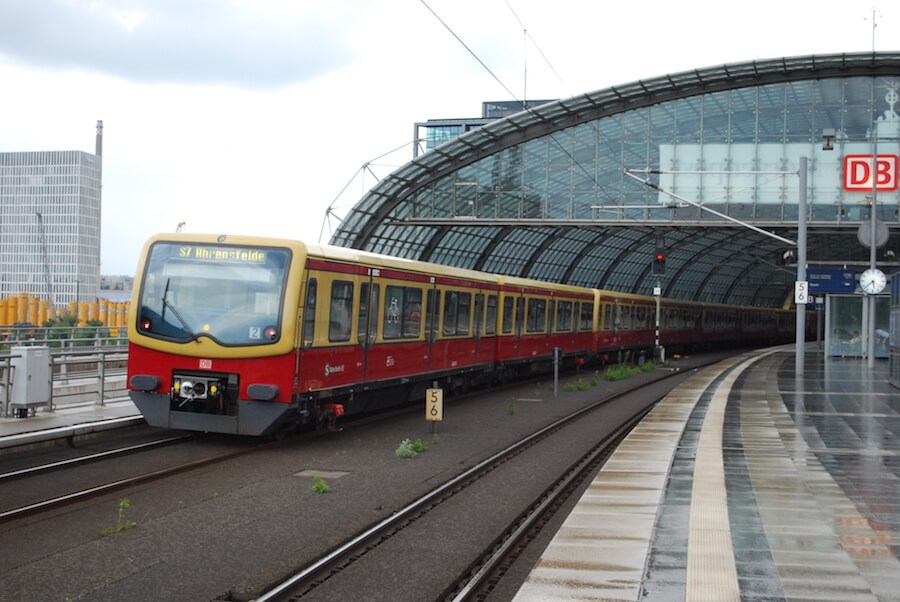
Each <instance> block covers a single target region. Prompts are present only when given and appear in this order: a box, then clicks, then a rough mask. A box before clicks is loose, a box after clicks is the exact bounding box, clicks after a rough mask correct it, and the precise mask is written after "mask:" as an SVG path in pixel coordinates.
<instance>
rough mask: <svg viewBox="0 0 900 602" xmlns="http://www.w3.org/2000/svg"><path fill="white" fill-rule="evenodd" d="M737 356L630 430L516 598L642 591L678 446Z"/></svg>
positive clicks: (519, 601)
mask: <svg viewBox="0 0 900 602" xmlns="http://www.w3.org/2000/svg"><path fill="white" fill-rule="evenodd" d="M740 360H741V358H732V359H730V360H726V361H725V362H722V363H720V364H718V365H717V369H716V370H704V371H701V372H698V373H697V374H696V375H694V376H692V377H691V378H690V379H689V380H688V381H686V382H685V383H684V384H683V385H682V386H681V387H679V388H678V389H677V390H676V391H673V392H672V393H671V394H670V395H668V396H667V397H666V398H665V399H664V400H663V401H661V402H660V403H659V404H658V405H657V407H656V408H654V410H653V411H652V412H651V413H650V414H648V415H647V417H646V418H645V419H644V420H643V421H642V422H641V424H640V425H639V426H638V427H637V428H636V429H635V430H634V431H632V433H631V434H630V435H629V436H628V438H627V439H626V440H625V441H624V442H623V443H622V445H621V446H619V449H618V450H617V451H616V452H615V453H614V454H613V456H612V457H611V458H610V459H609V461H608V462H607V463H606V465H605V466H604V467H603V470H602V471H601V472H600V473H599V474H598V475H597V477H596V478H595V479H594V482H593V483H592V484H591V485H590V487H589V488H588V490H587V491H586V492H585V494H584V496H583V497H582V499H581V501H580V502H579V503H578V505H577V506H576V508H575V509H574V510H573V511H572V513H571V514H570V515H569V517H568V518H567V519H566V521H565V522H564V523H563V526H562V527H561V528H560V530H559V532H558V533H557V534H556V536H555V537H554V538H553V540H552V541H551V543H550V545H549V546H548V547H547V550H546V551H545V552H544V555H543V557H542V558H541V560H540V561H539V562H538V564H537V565H536V566H535V568H534V570H533V571H532V573H531V575H530V576H529V578H528V580H527V581H526V582H525V584H523V586H522V588H521V589H520V590H519V592H518V594H517V595H516V597H515V598H514V600H515V602H526V601H535V600H540V601H542V602H550V601H554V600H560V601H562V600H637V599H638V597H639V595H640V587H641V581H642V579H643V575H644V566H645V563H646V559H647V554H648V550H649V546H650V542H651V541H652V536H653V527H654V523H655V521H656V515H657V512H658V510H659V503H660V500H661V498H662V494H663V490H664V488H665V485H666V480H667V478H668V474H669V468H670V466H671V463H672V458H673V456H674V453H675V447H676V446H677V445H678V442H679V440H680V439H681V435H682V432H683V430H684V427H685V424H686V423H687V420H688V418H689V417H690V415H691V412H692V411H693V410H694V406H695V405H696V403H697V401H698V399H699V398H700V396H701V395H702V394H703V392H704V391H705V390H706V388H707V387H708V386H709V385H710V383H712V381H713V380H715V378H716V376H717V375H718V374H719V373H721V372H722V371H723V370H725V369H727V368H729V367H730V366H732V365H734V364H735V363H737V362H739V361H740ZM720 428H721V427H720ZM719 441H720V442H721V436H720V438H719ZM723 495H724V490H723ZM726 528H727V512H726ZM729 553H730V550H729ZM732 565H733V560H732Z"/></svg>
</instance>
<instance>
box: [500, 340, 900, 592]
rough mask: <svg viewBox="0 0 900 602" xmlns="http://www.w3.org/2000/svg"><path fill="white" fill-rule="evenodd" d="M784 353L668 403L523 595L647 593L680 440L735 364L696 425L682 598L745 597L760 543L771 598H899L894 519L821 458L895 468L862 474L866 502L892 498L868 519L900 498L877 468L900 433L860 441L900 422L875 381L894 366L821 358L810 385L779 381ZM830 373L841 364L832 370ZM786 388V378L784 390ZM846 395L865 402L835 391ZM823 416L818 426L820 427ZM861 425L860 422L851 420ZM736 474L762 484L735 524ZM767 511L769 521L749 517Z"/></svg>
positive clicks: (610, 470) (582, 507)
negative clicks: (863, 366)
mask: <svg viewBox="0 0 900 602" xmlns="http://www.w3.org/2000/svg"><path fill="white" fill-rule="evenodd" d="M783 363H784V356H783V355H782V356H780V357H779V356H777V355H769V356H768V357H766V356H756V357H753V358H750V359H747V357H746V356H744V357H741V358H735V359H734V360H732V361H730V362H722V363H720V364H719V365H717V366H716V367H714V369H710V370H705V371H702V372H700V373H698V374H697V375H695V376H693V377H692V378H691V379H690V380H689V381H687V382H686V383H685V384H684V385H683V386H682V387H679V389H678V390H676V391H674V392H673V393H672V394H671V395H669V396H667V397H666V399H665V400H663V401H662V402H660V404H659V405H658V406H657V408H656V409H654V411H653V412H652V413H651V414H650V415H648V417H647V418H646V419H645V420H644V421H643V422H642V424H641V425H640V426H639V427H638V428H637V429H635V431H634V432H633V433H632V434H631V435H630V436H629V437H628V439H627V440H626V442H625V443H623V445H622V446H621V447H620V449H619V450H618V451H617V452H616V453H615V454H614V455H613V457H612V458H611V459H610V461H609V462H608V463H607V465H606V466H605V467H604V469H603V470H602V471H601V472H600V474H598V475H597V478H596V479H595V480H594V482H593V483H592V485H591V486H590V488H589V489H588V491H587V492H586V493H585V495H584V497H583V499H582V502H580V503H579V505H578V506H577V507H576V508H575V509H574V510H573V511H572V514H571V515H570V516H569V517H568V518H567V520H566V521H565V523H564V524H563V526H562V528H561V529H560V531H559V533H557V535H556V537H555V538H554V539H553V541H552V542H551V543H550V545H549V547H548V548H547V550H546V552H545V554H544V557H543V558H542V560H541V561H540V562H539V563H538V565H537V566H536V567H535V569H534V571H533V572H532V574H531V576H530V577H529V579H528V580H527V582H526V583H525V584H524V585H523V586H522V588H521V589H520V591H519V594H518V595H517V596H516V598H515V601H516V602H532V601H536V600H539V601H541V602H550V601H560V602H561V601H563V600H641V599H642V598H641V596H642V595H645V594H647V592H645V591H643V590H642V579H643V578H645V576H646V574H647V573H646V571H647V567H648V566H650V565H647V562H649V560H648V559H649V556H648V554H649V552H650V550H651V545H652V544H651V542H652V541H653V539H654V536H655V533H654V529H655V528H659V526H658V525H656V520H657V516H658V512H659V504H660V502H661V500H662V499H663V496H664V490H665V487H666V484H667V478H668V475H669V471H670V467H671V463H672V461H673V458H674V457H675V450H676V446H677V445H678V444H679V441H680V438H681V436H682V432H683V430H684V428H685V426H686V424H687V422H688V419H689V417H690V415H691V412H692V411H693V410H694V408H695V406H696V404H697V402H698V401H699V400H700V398H701V396H702V395H703V393H704V392H709V391H708V390H709V386H710V385H711V384H712V382H713V381H714V380H715V378H716V377H717V376H718V375H720V374H722V373H723V372H725V371H727V370H728V369H729V368H731V367H735V369H734V370H732V371H731V372H730V373H728V374H727V375H726V376H725V377H724V378H723V379H722V382H720V383H718V386H717V387H716V389H715V390H714V391H712V395H711V396H710V397H705V398H704V399H709V406H708V407H707V409H706V414H705V417H704V418H703V422H702V427H700V432H699V435H697V445H696V456H695V458H694V471H693V480H692V482H691V485H690V487H691V490H690V510H689V513H690V514H689V519H688V521H689V526H688V531H689V533H688V536H687V543H688V550H687V553H686V565H687V566H686V569H685V574H684V582H683V583H684V590H683V594H684V599H685V600H688V601H694V600H715V601H722V600H725V601H727V600H741V593H742V592H741V589H740V588H741V587H750V588H751V590H752V588H753V587H757V588H759V586H760V583H759V582H758V580H759V579H760V577H759V576H758V575H765V574H769V573H765V572H761V573H756V572H755V571H756V570H757V569H758V565H757V564H755V563H756V562H758V560H757V559H756V557H755V554H760V553H761V554H764V555H765V556H766V557H767V558H770V560H769V561H768V562H769V563H770V564H769V565H768V566H770V567H772V568H771V570H772V571H774V572H775V574H777V577H775V579H776V581H775V582H774V583H773V582H772V578H773V577H772V576H771V574H769V576H768V577H764V578H763V579H764V583H763V585H764V587H762V588H761V589H763V590H765V589H766V587H765V584H766V583H768V584H769V585H774V590H777V591H778V592H783V593H781V594H779V593H775V592H774V590H773V592H772V593H771V595H770V597H768V598H766V597H765V595H764V598H765V599H779V598H781V596H782V595H783V596H784V599H785V600H817V601H822V602H831V601H842V602H843V601H851V602H855V601H870V600H900V561H898V560H897V558H896V557H895V555H894V553H893V550H892V548H893V547H896V546H897V545H898V541H900V536H895V535H894V533H893V531H890V529H889V528H888V527H887V525H886V524H885V523H886V521H887V520H888V519H884V520H883V521H882V522H881V524H873V523H872V522H871V519H870V518H867V517H866V515H864V514H863V513H862V512H860V508H857V504H865V503H866V502H865V501H863V500H862V499H851V497H849V496H851V495H853V493H848V491H850V492H852V491H854V490H853V489H852V486H851V488H850V489H848V483H847V482H846V481H847V474H848V473H847V472H846V470H845V472H843V473H841V472H838V473H835V474H834V476H833V474H832V472H830V469H829V467H828V466H826V465H825V464H823V461H824V462H830V463H831V464H832V465H833V464H834V463H835V462H836V458H838V459H839V458H841V457H844V458H850V459H852V460H854V462H848V463H847V469H848V470H851V471H856V470H864V471H865V470H868V471H871V473H872V475H873V478H876V479H877V478H879V477H878V476H876V475H877V474H882V475H884V474H887V476H886V477H885V476H882V477H881V478H887V479H888V482H879V481H871V482H870V481H865V482H862V483H864V484H861V486H864V487H874V488H877V489H876V490H875V491H874V492H870V497H868V498H866V499H867V500H868V501H869V503H871V502H872V500H876V503H877V500H884V502H883V506H882V507H877V506H876V508H874V509H873V508H869V509H868V512H869V513H870V514H869V516H871V513H872V512H882V513H888V512H891V511H892V510H891V508H892V507H893V506H894V503H893V500H894V499H896V497H898V496H894V495H892V494H891V493H890V492H891V491H895V492H897V493H898V494H900V484H897V483H895V482H893V481H890V478H891V477H890V474H891V473H890V471H886V472H885V471H883V470H882V472H881V473H878V471H879V470H881V469H883V465H882V464H880V462H881V459H882V458H887V457H889V456H892V455H893V456H896V455H900V451H898V450H897V446H896V445H894V444H893V443H892V442H891V441H889V440H885V441H882V443H884V447H881V446H880V445H875V446H874V447H873V445H874V444H873V442H872V441H868V440H866V441H861V442H858V443H859V445H856V442H854V441H853V437H854V436H860V437H863V438H866V437H868V438H877V437H883V436H888V435H882V434H881V431H880V430H879V428H881V429H890V428H894V429H896V423H894V422H891V421H892V420H896V419H897V416H896V414H891V413H890V411H889V410H888V411H885V408H886V407H888V406H887V405H886V404H890V405H891V407H894V406H896V405H897V403H898V399H900V395H897V394H894V393H893V392H892V391H890V390H876V388H877V387H876V386H874V385H873V384H872V383H873V382H875V381H877V379H878V378H882V379H883V376H878V375H876V374H874V373H865V374H861V372H860V371H859V370H857V368H855V367H854V366H852V365H843V366H840V367H838V366H836V365H834V364H829V363H827V362H826V363H825V365H824V370H825V372H824V374H820V373H815V370H821V369H823V366H822V363H821V361H820V362H819V363H818V364H816V365H813V366H812V372H811V373H810V375H809V381H808V382H804V381H803V379H802V378H800V379H798V380H797V381H796V382H790V377H788V381H787V382H785V381H784V380H782V381H779V369H780V368H783ZM751 367H752V370H753V371H754V372H753V373H752V374H750V379H749V380H748V382H747V383H745V385H744V386H743V387H742V388H741V390H740V392H739V395H740V403H739V404H738V405H737V406H732V407H731V408H729V411H730V412H734V411H735V410H734V408H735V407H737V408H739V409H738V411H739V412H740V414H739V425H738V422H737V419H736V417H735V415H734V414H730V416H731V418H728V421H726V418H727V416H726V413H725V412H726V407H727V402H728V396H729V395H730V394H731V393H730V392H731V390H732V384H733V383H734V382H735V381H736V380H737V379H738V378H740V376H741V373H742V372H743V371H745V370H746V369H747V368H751ZM829 370H832V371H834V372H838V371H840V372H839V374H832V375H829ZM781 378H782V379H784V375H783V374H782V375H781ZM856 378H858V380H854V379H856ZM848 379H849V380H853V382H848ZM881 384H884V383H881ZM779 385H781V386H782V387H784V386H785V385H786V389H785V391H782V390H781V389H780V388H779ZM792 388H793V389H794V390H795V391H796V392H791V391H790V389H792ZM805 389H810V390H805ZM842 395H844V396H848V395H849V396H851V397H852V399H853V400H854V403H856V404H857V405H854V404H846V403H841V402H840V401H830V400H833V399H834V398H835V397H836V398H837V399H841V397H840V396H842ZM788 396H790V397H788ZM857 402H858V403H857ZM879 404H881V405H879ZM807 406H812V411H807ZM789 408H790V409H789ZM842 408H845V409H842ZM846 408H849V409H846ZM854 408H855V409H854ZM867 408H873V410H872V411H868V410H867ZM814 420H818V424H816V425H815V426H813V425H811V424H810V423H811V422H812V421H814ZM845 420H849V421H851V422H844V421H845ZM867 420H872V421H873V422H872V423H871V425H872V426H871V427H866V426H864V425H866V424H870V423H868V422H864V421H867ZM804 421H805V422H804ZM850 424H853V425H862V426H859V428H858V429H857V430H853V429H850V428H849V426H850ZM738 426H739V429H740V430H739V435H738V439H734V438H733V437H734V435H729V437H730V438H729V440H730V441H733V444H734V445H737V446H738V447H737V448H733V449H732V448H729V449H728V450H724V449H723V441H724V440H725V438H724V434H725V430H724V429H725V428H728V429H730V430H728V433H734V430H733V429H735V428H737V427H738ZM866 428H869V430H866ZM798 429H804V430H803V433H801V432H800V431H799V430H798ZM694 432H696V431H694ZM823 439H824V440H823ZM726 451H727V452H728V453H729V454H730V455H729V456H728V458H729V462H727V463H726V462H725V455H724V454H725V452H726ZM741 467H743V468H741ZM832 470H833V467H832ZM730 471H735V472H734V473H733V474H732V472H730ZM850 474H851V475H853V476H854V478H863V477H864V476H865V475H859V476H858V477H857V475H856V474H855V472H851V473H850ZM741 475H743V476H741ZM748 479H749V482H748ZM836 479H840V480H841V482H839V481H838V480H836ZM726 480H727V481H728V483H729V487H731V486H735V487H740V488H741V489H740V490H741V491H747V488H748V487H751V486H752V493H751V494H750V497H751V500H755V504H754V503H753V501H750V502H749V504H750V506H744V505H743V504H745V503H748V502H747V494H746V493H744V494H740V495H737V496H736V497H735V498H734V499H733V500H732V502H731V503H732V506H731V513H732V514H734V516H732V517H730V518H731V521H729V506H728V501H729V500H728V497H727V495H726V488H725V485H726ZM879 496H880V497H879ZM745 508H746V510H747V513H748V514H746V515H745V514H744V509H745ZM757 513H758V519H755V520H749V519H751V518H752V517H753V516H756V514H757ZM876 520H877V519H876ZM745 521H747V522H745ZM734 523H736V524H734ZM754 529H757V530H756V531H754ZM763 531H764V533H763ZM758 537H761V538H762V539H761V540H759V539H758ZM732 538H742V539H744V540H745V541H744V544H745V545H749V547H746V548H745V547H739V548H737V549H736V548H734V547H733V541H732ZM669 545H671V544H669ZM760 546H761V547H760ZM653 549H655V548H653ZM769 555H770V557H769ZM682 566H684V565H682ZM742 571H744V572H742ZM748 571H749V572H748ZM738 575H741V580H742V581H741V582H740V583H739V579H738ZM745 579H750V581H753V580H754V579H756V580H757V583H756V584H755V585H754V584H751V583H748V582H746V581H744V580H745ZM766 579H768V581H765V580H766ZM644 587H646V584H645V585H644ZM674 591H675V592H678V591H680V590H677V589H676V590H674ZM670 593H672V592H670ZM745 593H747V592H745ZM754 593H755V594H758V593H759V592H758V591H757V592H754ZM675 595H676V596H677V595H678V594H677V593H675ZM749 595H753V594H749ZM667 599H668V598H667ZM754 599H757V598H754Z"/></svg>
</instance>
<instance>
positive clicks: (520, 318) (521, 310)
mask: <svg viewBox="0 0 900 602" xmlns="http://www.w3.org/2000/svg"><path fill="white" fill-rule="evenodd" d="M515 329H516V343H515V345H514V346H513V349H515V351H516V355H520V354H521V352H522V345H523V343H522V335H523V334H524V333H525V294H524V293H520V294H519V296H518V297H516V323H515Z"/></svg>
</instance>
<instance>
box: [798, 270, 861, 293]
mask: <svg viewBox="0 0 900 602" xmlns="http://www.w3.org/2000/svg"><path fill="white" fill-rule="evenodd" d="M806 279H807V280H808V281H809V292H810V293H811V294H822V293H852V292H853V291H855V290H856V272H855V271H853V270H843V269H829V268H809V269H807V270H806Z"/></svg>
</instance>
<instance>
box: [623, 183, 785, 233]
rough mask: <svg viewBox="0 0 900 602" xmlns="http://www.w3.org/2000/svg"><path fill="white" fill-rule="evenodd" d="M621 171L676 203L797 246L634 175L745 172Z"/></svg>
mask: <svg viewBox="0 0 900 602" xmlns="http://www.w3.org/2000/svg"><path fill="white" fill-rule="evenodd" d="M623 171H624V173H625V175H626V176H628V177H629V178H631V179H633V180H637V181H638V182H640V183H641V184H643V185H644V186H647V187H648V188H652V189H653V190H656V191H657V192H661V193H663V194H665V195H666V196H670V197H672V198H673V199H676V200H678V201H681V202H682V203H687V204H688V205H692V206H694V207H697V208H698V209H700V210H701V211H706V212H708V213H712V214H713V215H716V216H718V217H721V218H722V219H724V220H727V221H730V222H734V223H735V224H738V225H739V226H743V227H744V228H749V229H750V230H753V231H754V232H758V233H760V234H763V235H765V236H768V237H770V238H774V239H775V240H779V241H781V242H783V243H786V244H789V245H792V246H797V242H796V241H793V240H790V239H788V238H784V237H781V236H778V235H777V234H774V233H772V232H769V231H767V230H763V229H762V228H757V227H756V226H754V225H752V224H748V223H747V222H742V221H741V220H739V219H737V218H735V217H731V216H730V215H726V214H724V213H721V212H719V211H716V210H715V209H710V208H709V207H706V206H704V205H703V204H702V203H698V202H697V201H692V200H690V199H686V198H685V197H683V196H681V195H678V194H675V193H674V192H670V191H668V190H666V189H664V188H662V187H661V186H659V185H658V184H654V183H653V182H651V181H650V180H647V179H645V178H640V177H638V176H636V175H635V174H636V173H643V174H663V173H703V174H714V173H728V174H741V173H745V172H737V171H731V172H668V171H661V170H655V169H625V170H623ZM746 173H753V174H760V173H764V174H773V175H775V174H778V175H796V174H797V172H794V171H778V172H746Z"/></svg>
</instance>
